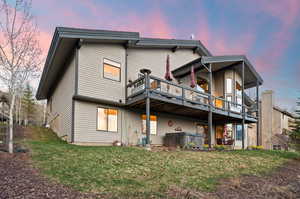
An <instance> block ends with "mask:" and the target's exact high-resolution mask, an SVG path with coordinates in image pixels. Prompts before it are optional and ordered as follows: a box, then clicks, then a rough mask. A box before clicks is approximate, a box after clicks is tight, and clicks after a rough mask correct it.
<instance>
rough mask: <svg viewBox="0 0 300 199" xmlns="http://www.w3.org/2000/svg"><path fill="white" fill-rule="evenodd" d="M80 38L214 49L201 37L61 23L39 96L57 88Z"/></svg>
mask: <svg viewBox="0 0 300 199" xmlns="http://www.w3.org/2000/svg"><path fill="white" fill-rule="evenodd" d="M80 40H83V41H86V42H106V43H119V44H124V46H126V47H129V48H150V47H151V48H166V49H172V50H176V49H178V48H179V49H193V50H194V51H195V52H197V53H199V54H200V55H206V56H211V53H210V52H209V51H208V50H207V49H206V48H205V47H204V46H203V44H202V43H201V42H200V41H199V40H176V39H154V38H143V37H140V35H139V33H138V32H123V31H109V30H90V29H78V28H66V27H57V28H56V29H55V32H54V36H53V39H52V42H51V46H50V49H49V52H48V56H47V59H46V62H45V67H44V70H43V73H42V77H41V80H40V84H39V87H38V91H37V94H36V98H37V99H46V98H47V97H48V95H49V91H50V90H51V89H53V87H54V86H55V82H56V81H57V79H58V78H59V74H62V73H61V71H62V70H63V67H62V66H63V64H64V63H65V60H66V58H67V57H68V56H69V55H70V53H71V52H72V50H73V49H74V47H75V45H76V44H77V43H78V42H79V41H80Z"/></svg>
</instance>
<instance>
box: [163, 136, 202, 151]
mask: <svg viewBox="0 0 300 199" xmlns="http://www.w3.org/2000/svg"><path fill="white" fill-rule="evenodd" d="M203 144H204V136H203V135H202V134H197V133H188V132H176V133H166V135H165V137H164V145H165V146H168V147H178V146H179V147H181V148H189V149H203Z"/></svg>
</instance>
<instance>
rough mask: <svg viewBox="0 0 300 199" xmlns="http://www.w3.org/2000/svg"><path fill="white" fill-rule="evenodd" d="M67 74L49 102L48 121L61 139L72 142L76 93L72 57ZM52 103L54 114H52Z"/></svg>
mask: <svg viewBox="0 0 300 199" xmlns="http://www.w3.org/2000/svg"><path fill="white" fill-rule="evenodd" d="M66 67H67V69H66V72H65V74H64V75H63V77H62V79H61V80H60V81H59V83H58V85H57V87H56V88H55V90H54V92H53V94H52V96H51V101H52V102H51V101H48V105H47V106H48V113H49V117H48V121H51V123H50V127H51V128H52V129H53V130H54V131H55V132H56V133H57V134H58V136H60V137H62V136H63V137H65V136H66V139H67V141H69V142H70V141H71V132H72V97H73V95H74V91H75V59H74V56H72V58H71V61H70V63H69V64H68V65H67V66H66ZM50 103H52V112H50Z"/></svg>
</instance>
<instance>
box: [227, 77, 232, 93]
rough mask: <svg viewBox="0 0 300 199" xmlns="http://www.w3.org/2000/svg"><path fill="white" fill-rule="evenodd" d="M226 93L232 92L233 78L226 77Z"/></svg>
mask: <svg viewBox="0 0 300 199" xmlns="http://www.w3.org/2000/svg"><path fill="white" fill-rule="evenodd" d="M226 93H232V79H229V78H228V79H226Z"/></svg>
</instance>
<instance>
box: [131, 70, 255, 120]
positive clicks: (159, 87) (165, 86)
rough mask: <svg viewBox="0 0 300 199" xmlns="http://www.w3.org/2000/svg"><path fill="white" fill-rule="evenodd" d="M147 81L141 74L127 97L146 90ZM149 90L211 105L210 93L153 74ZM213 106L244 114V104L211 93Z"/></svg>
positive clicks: (250, 114) (248, 111) (249, 113)
mask: <svg viewBox="0 0 300 199" xmlns="http://www.w3.org/2000/svg"><path fill="white" fill-rule="evenodd" d="M146 85H147V82H145V77H144V76H141V77H140V78H138V79H136V80H135V81H133V82H130V83H129V84H128V85H127V99H132V98H134V97H135V96H138V95H140V94H142V93H144V92H145V88H146ZM148 85H149V90H150V92H151V93H154V94H157V95H159V96H161V97H163V98H165V99H167V100H174V101H176V102H181V103H182V104H187V103H188V104H190V105H202V106H205V107H209V106H210V104H209V98H210V94H208V93H205V92H201V91H198V90H196V89H194V88H191V87H188V86H185V85H181V84H176V83H173V82H171V81H167V80H164V79H161V78H158V77H154V76H152V75H150V76H149V82H148ZM211 98H212V107H213V109H214V110H220V111H224V112H231V113H235V114H242V110H243V106H242V105H241V104H238V103H235V102H231V101H227V100H225V99H224V98H221V97H215V96H213V95H211ZM244 107H245V113H246V116H247V117H251V118H254V119H256V118H257V116H256V114H254V113H256V112H255V111H254V110H253V109H251V108H250V107H247V106H246V105H244Z"/></svg>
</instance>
